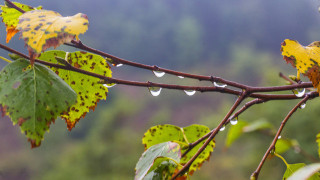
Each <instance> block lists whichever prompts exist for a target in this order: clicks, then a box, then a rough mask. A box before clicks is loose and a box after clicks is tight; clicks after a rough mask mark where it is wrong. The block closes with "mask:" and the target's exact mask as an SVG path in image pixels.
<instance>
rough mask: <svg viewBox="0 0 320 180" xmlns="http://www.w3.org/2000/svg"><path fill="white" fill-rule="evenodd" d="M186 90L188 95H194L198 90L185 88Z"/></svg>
mask: <svg viewBox="0 0 320 180" xmlns="http://www.w3.org/2000/svg"><path fill="white" fill-rule="evenodd" d="M184 92H185V93H186V94H187V95H188V96H193V95H194V94H195V93H196V91H195V90H184Z"/></svg>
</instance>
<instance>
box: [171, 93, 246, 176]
mask: <svg viewBox="0 0 320 180" xmlns="http://www.w3.org/2000/svg"><path fill="white" fill-rule="evenodd" d="M246 96H247V92H246V91H243V92H242V93H241V95H240V96H239V97H238V99H237V100H236V102H235V103H234V104H233V106H232V107H231V109H230V111H229V112H228V113H227V115H226V116H225V117H224V119H223V120H222V121H221V122H220V124H219V125H218V126H217V127H216V128H215V129H213V130H212V131H211V134H210V136H209V137H208V139H207V140H206V141H205V142H204V144H203V145H202V146H201V147H200V149H199V150H198V151H197V153H196V154H195V155H194V156H193V157H192V158H191V159H190V160H189V161H188V162H187V163H186V164H185V165H184V166H183V167H182V168H181V169H180V170H179V171H178V172H177V173H176V174H175V175H174V176H173V177H172V179H175V178H177V177H178V176H180V175H182V174H183V173H185V172H186V171H187V170H188V169H189V167H190V166H191V164H192V163H193V161H194V160H196V158H197V157H198V156H199V155H200V154H201V153H202V151H204V150H205V148H206V147H207V146H208V144H209V143H210V142H211V141H212V140H213V138H214V137H215V136H216V135H217V134H218V132H219V130H220V129H221V127H222V126H223V125H224V124H225V123H226V121H227V120H228V119H229V117H230V116H231V114H232V113H233V112H234V110H235V109H236V108H237V107H238V106H239V104H240V103H241V102H242V101H243V100H244V99H245V98H246Z"/></svg>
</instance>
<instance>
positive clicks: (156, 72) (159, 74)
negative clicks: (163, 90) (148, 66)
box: [153, 71, 166, 77]
mask: <svg viewBox="0 0 320 180" xmlns="http://www.w3.org/2000/svg"><path fill="white" fill-rule="evenodd" d="M153 74H154V75H155V76H157V77H162V76H164V75H165V74H166V73H165V72H162V71H153Z"/></svg>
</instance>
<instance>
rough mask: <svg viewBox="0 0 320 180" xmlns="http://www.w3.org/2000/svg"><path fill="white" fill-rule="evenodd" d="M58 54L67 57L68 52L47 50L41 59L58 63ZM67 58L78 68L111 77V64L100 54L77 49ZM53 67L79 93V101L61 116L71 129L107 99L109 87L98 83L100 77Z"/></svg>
mask: <svg viewBox="0 0 320 180" xmlns="http://www.w3.org/2000/svg"><path fill="white" fill-rule="evenodd" d="M56 56H57V57H60V58H63V59H65V56H66V52H64V51H47V52H44V53H42V54H41V56H40V57H39V59H41V60H43V61H47V62H51V63H56V64H57V63H58V61H57V60H56V59H55V57H56ZM67 60H68V63H70V64H71V65H72V66H74V67H76V68H79V69H83V70H86V71H89V72H93V73H96V74H100V75H103V76H106V77H111V70H110V67H109V65H108V64H107V63H106V60H105V59H104V58H103V57H101V56H99V55H96V54H92V53H87V52H81V51H77V52H72V53H69V54H68V58H67ZM51 69H52V70H53V71H54V72H56V74H58V76H60V77H61V78H62V79H63V80H64V81H65V82H66V83H67V84H69V86H71V88H72V89H73V90H74V91H75V92H76V93H77V95H78V97H77V103H76V104H74V105H73V106H71V108H70V111H69V112H67V113H65V114H63V115H62V116H61V117H62V118H64V119H65V120H66V123H67V126H68V129H69V130H71V129H72V128H73V127H74V126H75V124H76V123H77V122H78V121H79V120H80V118H81V117H84V116H85V115H86V113H87V112H89V110H90V109H92V110H94V108H95V107H96V105H97V103H98V102H99V101H100V100H104V99H106V97H107V92H108V89H107V88H106V87H105V86H104V85H103V84H100V83H98V82H99V79H98V78H95V77H91V76H87V75H84V74H80V73H77V72H71V71H68V70H63V69H58V68H51Z"/></svg>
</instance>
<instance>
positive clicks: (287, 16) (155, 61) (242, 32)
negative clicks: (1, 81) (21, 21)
mask: <svg viewBox="0 0 320 180" xmlns="http://www.w3.org/2000/svg"><path fill="white" fill-rule="evenodd" d="M19 2H22V3H26V4H29V5H32V6H38V5H43V8H44V9H49V10H55V11H58V12H59V13H61V14H62V15H63V16H68V15H73V14H76V13H78V12H82V13H85V14H87V15H88V17H89V22H90V27H89V30H88V32H87V33H86V34H85V35H82V36H80V39H81V40H82V41H83V42H84V43H86V44H88V45H89V46H92V47H94V48H96V49H100V50H103V51H105V52H108V53H110V54H114V55H116V56H118V57H122V58H125V59H128V60H133V61H137V62H140V63H145V64H149V65H157V66H160V67H164V68H169V69H174V70H178V71H184V72H189V73H196V74H202V75H215V76H220V77H223V78H226V79H229V80H232V81H237V82H240V83H244V84H249V85H255V86H274V85H283V84H285V82H284V80H282V79H280V78H279V76H278V73H279V72H283V73H285V74H295V72H296V71H295V70H294V69H293V68H292V67H291V66H290V65H286V64H285V61H283V60H282V57H281V53H280V51H279V50H280V44H281V42H282V41H283V40H284V39H286V38H291V39H296V40H298V41H299V42H300V43H301V44H304V45H307V44H309V43H311V42H312V41H316V40H319V37H320V14H319V13H318V5H319V4H320V2H318V1H314V0H313V1H311V0H306V1H297V0H296V1H292V0H278V1H274V0H272V1H265V0H255V1H252V0H228V1H218V0H197V1H192V0H180V1H173V0H161V1H150V0H134V1H132V0H92V1H86V0H68V1H59V0H57V1H40V0H34V1H27V0H23V1H19ZM0 31H1V36H0V40H1V42H2V43H5V35H4V33H5V27H4V25H3V24H2V25H1V26H0ZM8 45H9V46H10V47H13V48H15V49H18V50H21V51H23V52H25V53H26V52H27V50H26V49H25V48H23V46H24V42H23V41H22V40H19V39H18V37H15V38H14V39H13V40H12V41H11V42H10V43H9V44H8ZM64 49H66V50H69V51H74V49H71V48H69V47H64ZM0 53H1V56H6V55H7V52H5V51H3V50H0ZM0 65H1V66H2V67H3V66H4V65H6V63H5V62H1V63H0ZM112 70H113V76H114V77H115V78H121V79H128V80H137V81H152V82H163V83H175V84H184V85H186V84H189V85H207V86H211V84H210V83H208V82H197V81H194V80H188V79H179V78H178V77H175V76H170V75H165V76H164V77H162V78H157V77H155V76H154V75H153V73H152V72H151V71H146V70H139V69H138V70H137V69H135V68H132V67H128V66H122V67H119V68H116V67H113V68H112ZM287 93H291V92H287ZM57 96H58V95H57ZM234 100H235V97H234V96H231V95H225V94H220V93H196V94H195V95H194V96H192V97H189V96H187V95H185V94H184V92H182V91H175V90H166V89H164V90H162V93H161V94H160V96H158V97H153V96H151V95H150V93H149V92H148V90H147V89H146V88H139V87H129V86H121V85H118V86H115V87H113V88H111V89H110V90H109V96H108V98H107V101H105V102H100V103H99V104H98V106H97V108H96V110H95V111H94V112H90V113H89V114H87V117H86V118H85V119H82V120H81V121H80V122H79V123H78V124H77V125H76V128H75V129H74V130H72V131H71V132H68V131H67V129H66V125H65V123H64V121H63V120H60V119H58V120H56V123H55V124H53V125H52V126H51V128H50V133H47V134H46V135H45V140H44V142H43V143H42V145H41V146H40V147H39V148H36V149H30V145H29V144H28V142H27V141H26V138H25V137H24V136H23V135H22V134H21V133H20V130H19V128H18V127H17V126H15V127H14V126H12V123H11V122H10V120H9V119H8V118H6V117H3V118H1V120H0V179H1V180H2V179H5V180H11V179H12V180H21V179H23V180H24V179H26V180H29V179H30V180H43V179H44V180H51V179H52V180H56V179H59V180H73V179H77V180H82V179H83V180H86V179H93V180H100V179H111V180H113V179H114V180H126V179H133V177H134V167H135V163H136V162H137V161H138V159H139V157H140V155H141V153H142V152H143V150H144V147H143V145H142V144H141V138H142V137H143V134H144V132H145V131H147V129H148V128H150V127H151V126H154V125H158V124H166V123H170V124H174V125H178V126H188V125H190V124H194V123H198V124H204V125H207V126H209V127H210V128H214V127H215V126H216V125H217V124H218V123H219V121H220V120H221V119H222V118H223V117H224V115H225V114H226V112H227V111H228V109H229V108H230V107H231V105H232V103H233V101H234ZM294 103H295V102H293V101H272V102H268V103H264V104H260V105H256V106H254V107H252V108H251V109H249V110H248V111H247V112H245V113H244V114H242V115H241V116H240V119H242V120H246V121H248V122H253V121H256V120H259V119H264V120H267V121H269V122H271V123H272V124H273V125H274V126H275V127H278V126H279V125H280V123H281V121H282V119H283V118H284V117H285V116H286V114H287V112H288V111H289V110H290V109H291V108H292V107H293V105H294ZM319 106H320V102H319V100H318V99H315V100H313V101H310V102H308V104H307V107H306V108H305V109H303V110H298V111H297V112H296V113H295V114H294V116H293V117H292V118H291V119H290V121H289V123H288V124H287V125H286V128H285V129H284V131H283V133H282V137H283V138H294V139H297V140H298V141H299V143H300V145H301V147H302V148H303V150H304V151H306V152H307V153H309V154H311V155H312V156H314V157H317V145H316V144H315V136H316V134H317V133H318V132H319V131H320V128H319V127H320V126H319V116H318V115H320V111H319V110H318V108H319ZM227 129H228V128H227ZM226 132H227V131H224V132H222V133H219V135H218V136H217V138H216V142H217V147H216V148H215V151H214V152H213V154H212V156H211V158H210V161H209V162H206V163H205V164H203V166H202V168H201V170H200V171H198V172H195V174H194V176H193V177H192V179H201V180H202V179H217V180H221V179H236V180H242V179H249V176H250V174H251V173H252V172H253V171H254V170H255V169H256V167H257V165H258V163H259V162H260V160H261V158H262V156H263V154H264V152H265V150H266V149H267V147H268V146H269V144H270V142H271V140H272V138H271V137H269V136H266V135H263V134H261V133H251V134H246V135H244V136H243V137H241V138H240V139H239V140H238V141H236V142H235V143H234V144H233V145H232V146H231V147H230V148H229V149H226V148H225V146H224V141H225V137H226V134H227V133H226ZM284 157H285V158H286V159H287V160H288V162H289V163H298V162H305V163H310V160H308V158H306V157H305V156H302V155H301V154H299V153H295V152H294V150H290V151H288V152H287V153H285V154H284ZM284 171H285V165H284V164H283V162H281V160H280V159H278V158H273V159H271V160H268V161H267V162H266V163H265V165H264V167H263V169H262V172H261V174H260V179H262V180H264V179H265V180H268V179H281V177H282V174H283V173H284Z"/></svg>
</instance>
